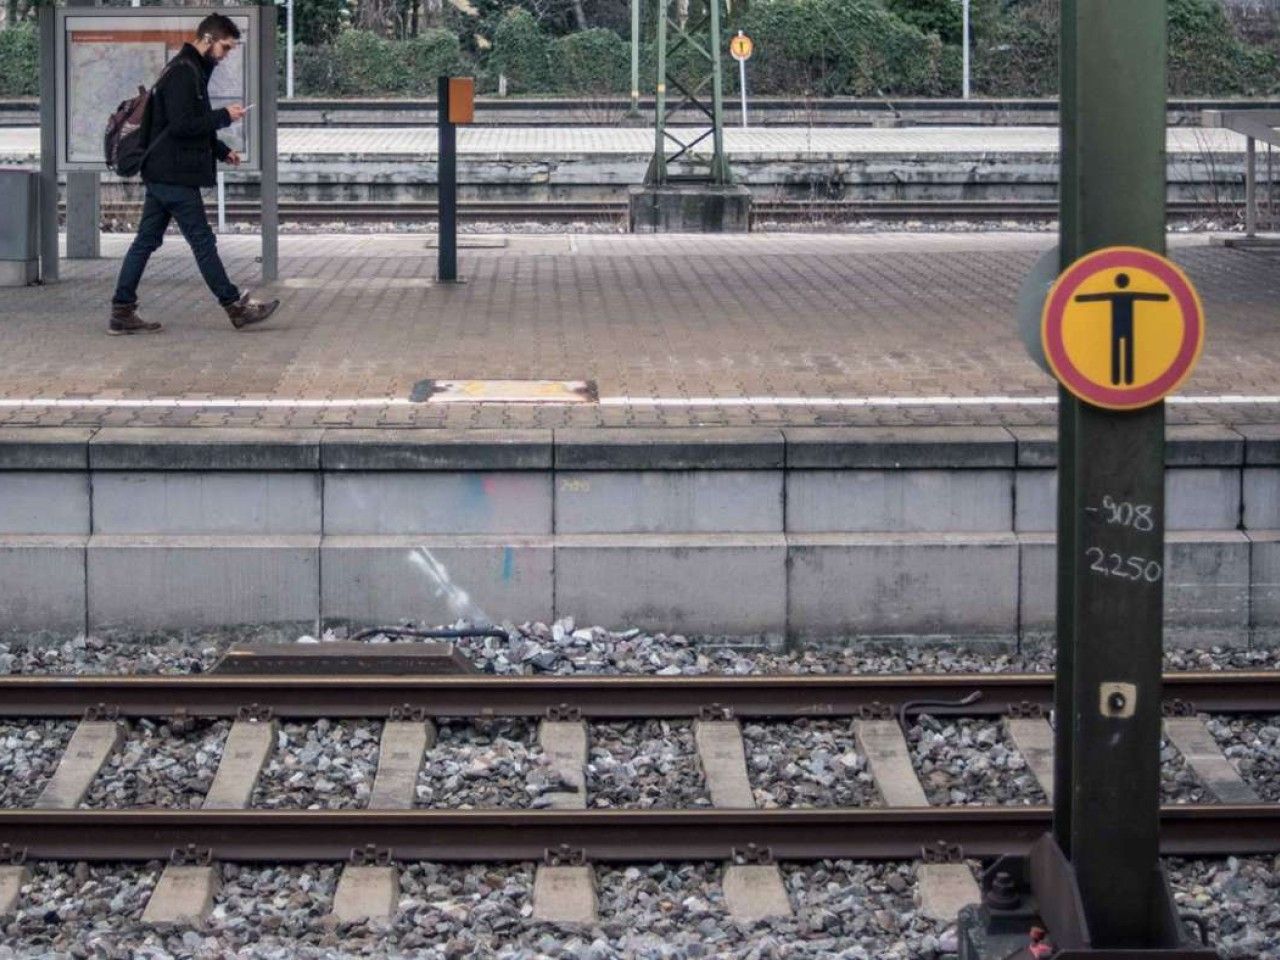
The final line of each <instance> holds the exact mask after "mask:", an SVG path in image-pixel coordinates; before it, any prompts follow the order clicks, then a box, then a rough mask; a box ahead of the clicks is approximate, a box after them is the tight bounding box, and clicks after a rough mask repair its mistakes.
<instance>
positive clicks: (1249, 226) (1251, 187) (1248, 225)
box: [1244, 137, 1258, 237]
mask: <svg viewBox="0 0 1280 960" xmlns="http://www.w3.org/2000/svg"><path fill="white" fill-rule="evenodd" d="M1244 232H1245V236H1247V237H1255V236H1257V235H1258V141H1257V140H1255V139H1253V137H1245V147H1244Z"/></svg>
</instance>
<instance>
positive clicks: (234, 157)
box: [227, 150, 243, 167]
mask: <svg viewBox="0 0 1280 960" xmlns="http://www.w3.org/2000/svg"><path fill="white" fill-rule="evenodd" d="M242 159H243V158H242V157H241V156H240V154H239V153H237V152H236V151H235V150H232V151H231V152H230V153H228V154H227V163H229V164H231V165H232V166H233V167H238V166H240V162H241V160H242Z"/></svg>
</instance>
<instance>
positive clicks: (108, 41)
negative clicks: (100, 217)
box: [58, 7, 258, 171]
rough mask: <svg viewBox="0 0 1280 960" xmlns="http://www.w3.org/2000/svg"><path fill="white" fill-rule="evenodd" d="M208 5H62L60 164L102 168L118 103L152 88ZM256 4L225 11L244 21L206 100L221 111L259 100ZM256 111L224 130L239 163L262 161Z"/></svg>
mask: <svg viewBox="0 0 1280 960" xmlns="http://www.w3.org/2000/svg"><path fill="white" fill-rule="evenodd" d="M207 12H208V11H204V10H198V9H194V8H190V7H188V8H183V9H174V8H169V9H158V8H155V7H151V8H133V9H130V8H125V9H121V8H118V7H117V8H115V9H110V8H98V9H92V8H91V9H89V10H85V9H77V8H69V9H63V10H60V11H59V13H60V14H62V16H60V17H59V18H58V22H59V26H60V29H59V32H58V81H59V90H58V134H59V150H58V160H59V168H60V169H63V170H98V171H101V170H103V169H104V168H105V163H104V160H103V152H102V136H103V131H104V130H105V128H106V123H107V119H108V118H109V117H110V116H111V114H112V113H113V112H114V111H115V109H116V107H117V106H119V104H120V102H121V101H122V100H127V99H128V98H129V97H131V96H135V95H136V94H137V93H138V88H139V87H144V88H146V89H150V88H151V86H152V85H153V84H154V83H155V82H156V80H157V78H159V76H160V73H161V71H162V70H163V69H164V66H165V64H166V63H168V62H169V60H170V59H171V58H172V57H173V56H174V55H175V54H176V53H177V52H178V51H179V50H181V49H182V45H183V44H184V43H189V42H190V41H191V40H192V39H193V38H194V37H195V29H196V25H197V24H199V22H200V21H201V20H202V19H204V17H205V15H206V13H207ZM257 12H258V11H257V9H256V8H249V9H247V10H236V9H235V8H232V9H231V10H230V11H228V15H229V16H230V17H231V19H232V21H234V22H235V24H236V26H237V27H239V28H240V44H239V45H238V46H237V47H236V49H235V50H233V51H232V52H231V53H230V54H228V55H227V57H226V59H224V60H223V61H222V62H221V63H220V64H219V65H218V67H217V69H215V70H214V71H213V76H212V78H211V79H210V81H209V99H210V101H211V102H212V104H213V108H214V109H215V110H216V109H218V108H219V107H225V106H227V105H228V104H232V103H242V104H245V105H248V104H251V103H254V102H255V97H256V94H257V88H258V83H257V77H256V75H255V73H254V69H253V67H254V64H256V62H257V56H256V53H257V35H256V30H255V28H256V26H257ZM257 114H258V110H256V109H255V110H251V111H250V112H249V114H248V115H247V116H246V117H245V119H244V120H242V121H240V122H239V123H233V124H232V125H231V126H229V127H226V128H224V129H223V130H221V131H219V133H218V136H219V137H220V138H221V139H222V140H223V141H224V142H225V143H226V144H227V145H228V146H229V147H231V149H233V150H238V151H239V152H240V154H241V156H242V157H243V158H244V163H243V164H242V165H241V167H240V169H246V168H248V169H253V168H256V167H257V166H258V163H257V160H258V158H257V156H256V151H255V149H254V148H255V146H256V141H257V137H255V136H254V135H253V134H254V125H255V122H256V119H257Z"/></svg>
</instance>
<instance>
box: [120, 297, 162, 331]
mask: <svg viewBox="0 0 1280 960" xmlns="http://www.w3.org/2000/svg"><path fill="white" fill-rule="evenodd" d="M160 326H161V325H160V324H158V323H148V322H147V321H146V320H143V319H142V318H141V317H140V316H138V305H137V304H136V303H113V304H112V305H111V323H110V324H109V325H108V326H107V333H108V334H110V335H111V336H113V337H118V336H120V335H122V334H126V333H155V332H156V331H157V330H159V329H160Z"/></svg>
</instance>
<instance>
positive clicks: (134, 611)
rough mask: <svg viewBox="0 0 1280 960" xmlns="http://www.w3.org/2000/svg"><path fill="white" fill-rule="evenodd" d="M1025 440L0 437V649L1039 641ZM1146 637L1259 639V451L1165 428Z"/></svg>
mask: <svg viewBox="0 0 1280 960" xmlns="http://www.w3.org/2000/svg"><path fill="white" fill-rule="evenodd" d="M1054 456H1055V442H1054V437H1053V432H1052V431H1051V430H1046V429H1043V428H1025V429H1021V428H1013V429H1011V430H1006V429H1003V428H994V427H993V428H941V427H920V428H914V429H892V430H888V429H886V430H880V429H865V428H839V429H825V428H794V429H782V430H777V429H730V428H715V429H684V430H680V429H668V430H640V429H633V430H613V431H609V430H558V431H555V432H554V433H553V432H552V431H550V430H527V431H492V430H473V431H466V432H450V431H441V430H350V429H334V430H234V429H212V428H210V429H194V428H192V429H168V430H163V429H143V428H120V429H117V428H107V429H101V430H97V431H93V430H87V429H86V430H81V429H64V428H29V429H26V428H12V429H4V430H0V613H2V615H0V632H2V633H5V634H8V635H22V636H32V635H36V636H40V635H49V636H63V635H67V634H75V633H80V632H84V631H89V632H93V633H99V634H110V633H129V634H143V635H145V634H171V633H175V632H176V633H182V632H193V633H199V632H205V631H215V630H224V629H231V630H236V631H238V632H244V633H250V634H278V635H290V634H297V633H301V632H311V631H314V630H316V629H321V628H323V627H324V626H329V625H335V626H336V625H353V626H358V625H370V624H377V623H397V622H402V621H414V622H417V623H420V624H437V623H443V622H449V621H453V620H456V619H458V618H460V617H465V618H470V619H475V620H492V621H503V620H507V621H515V622H519V621H524V620H542V621H547V620H549V619H552V618H554V617H557V616H563V615H572V616H574V617H575V618H577V619H578V621H579V622H580V623H593V624H595V623H599V624H603V625H606V626H610V627H615V628H626V627H631V626H637V627H641V628H644V629H648V630H662V631H666V632H680V633H686V634H691V635H698V636H707V637H716V638H732V639H736V640H756V641H766V642H772V643H780V642H782V641H783V640H784V639H790V640H792V641H796V642H801V643H811V642H830V641H843V640H849V639H874V640H882V641H885V640H893V641H900V640H907V641H918V640H926V639H928V640H965V641H971V642H973V641H977V642H997V643H1004V644H1012V643H1016V642H1019V641H1023V640H1036V639H1039V638H1044V637H1047V636H1050V635H1051V633H1052V629H1053V611H1054V547H1053V522H1054V511H1053V504H1054V496H1055V494H1054V482H1055V480H1054V472H1053V466H1054ZM1168 464H1169V470H1168V474H1167V476H1168V485H1167V491H1168V528H1169V531H1170V532H1169V536H1168V544H1167V550H1166V556H1165V560H1164V562H1165V571H1166V574H1165V580H1166V582H1165V594H1166V620H1167V634H1168V637H1169V640H1170V642H1173V643H1182V644H1204V643H1225V644H1232V645H1245V644H1249V643H1259V644H1261V643H1275V642H1277V641H1280V429H1277V428H1275V427H1247V426H1245V427H1239V428H1237V429H1227V428H1220V427H1211V428H1210V427H1203V428H1202V427H1185V428H1179V427H1175V428H1171V430H1170V444H1169V456H1168Z"/></svg>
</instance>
